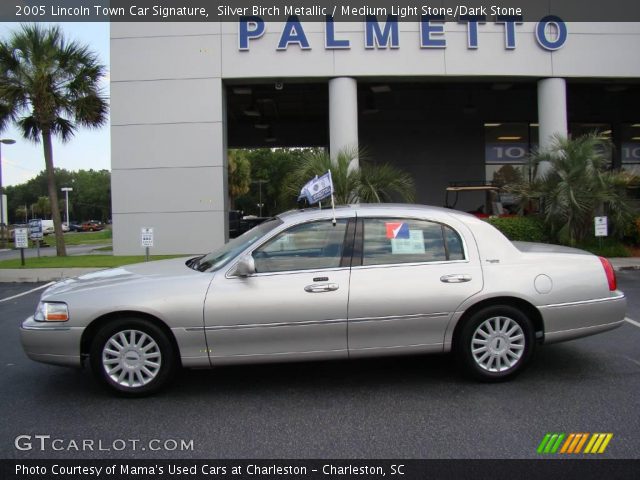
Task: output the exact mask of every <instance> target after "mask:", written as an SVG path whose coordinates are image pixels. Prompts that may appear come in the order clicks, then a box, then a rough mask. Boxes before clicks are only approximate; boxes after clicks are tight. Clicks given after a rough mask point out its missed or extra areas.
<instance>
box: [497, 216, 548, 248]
mask: <svg viewBox="0 0 640 480" xmlns="http://www.w3.org/2000/svg"><path fill="white" fill-rule="evenodd" d="M487 222H489V223H490V224H491V225H493V226H494V227H496V228H497V229H498V230H500V231H501V232H502V233H503V234H504V236H505V237H507V238H508V239H509V240H512V241H522V242H546V241H547V240H548V236H547V234H546V232H545V228H544V222H543V221H542V219H541V218H540V217H496V218H488V219H487Z"/></svg>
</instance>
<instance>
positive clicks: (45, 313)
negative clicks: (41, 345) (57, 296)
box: [33, 302, 69, 322]
mask: <svg viewBox="0 0 640 480" xmlns="http://www.w3.org/2000/svg"><path fill="white" fill-rule="evenodd" d="M33 319H34V320H36V321H38V322H66V321H67V320H69V309H68V307H67V304H66V303H61V302H40V303H39V304H38V308H36V313H35V314H34V315H33Z"/></svg>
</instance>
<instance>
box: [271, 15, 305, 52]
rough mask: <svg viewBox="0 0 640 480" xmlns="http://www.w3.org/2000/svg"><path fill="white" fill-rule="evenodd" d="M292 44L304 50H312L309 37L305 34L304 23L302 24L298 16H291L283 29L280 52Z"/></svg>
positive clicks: (279, 44) (279, 45) (279, 46)
mask: <svg viewBox="0 0 640 480" xmlns="http://www.w3.org/2000/svg"><path fill="white" fill-rule="evenodd" d="M292 43H294V44H295V43H297V44H298V45H300V48H302V49H303V50H308V49H310V48H311V47H310V46H309V40H307V36H306V35H305V33H304V28H302V23H300V19H299V18H298V16H297V15H291V16H290V17H289V18H288V19H287V23H286V24H285V26H284V28H283V29H282V35H281V36H280V42H279V43H278V50H286V49H287V48H288V47H289V45H290V44H292Z"/></svg>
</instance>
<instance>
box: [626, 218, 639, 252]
mask: <svg viewBox="0 0 640 480" xmlns="http://www.w3.org/2000/svg"><path fill="white" fill-rule="evenodd" d="M624 241H625V243H628V244H630V245H636V246H638V245H640V217H635V218H634V219H633V221H631V222H629V223H628V224H627V227H626V228H625V229H624Z"/></svg>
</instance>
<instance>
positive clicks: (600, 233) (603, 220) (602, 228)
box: [593, 217, 609, 237]
mask: <svg viewBox="0 0 640 480" xmlns="http://www.w3.org/2000/svg"><path fill="white" fill-rule="evenodd" d="M593 223H594V225H595V228H596V237H606V236H607V235H609V233H608V229H607V217H595V218H594V222H593Z"/></svg>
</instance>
